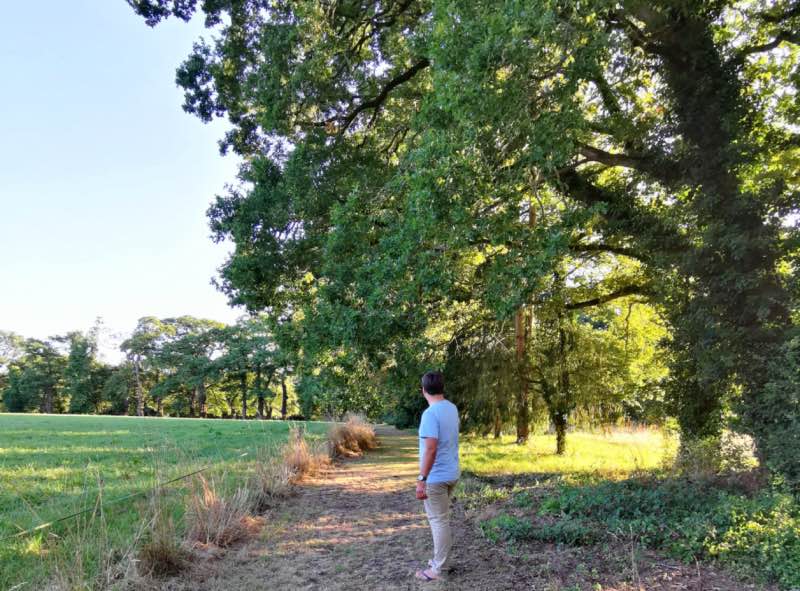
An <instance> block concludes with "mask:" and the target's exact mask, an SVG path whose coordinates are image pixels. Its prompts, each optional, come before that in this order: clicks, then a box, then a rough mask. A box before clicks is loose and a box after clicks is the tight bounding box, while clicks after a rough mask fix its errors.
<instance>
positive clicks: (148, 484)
mask: <svg viewBox="0 0 800 591" xmlns="http://www.w3.org/2000/svg"><path fill="white" fill-rule="evenodd" d="M328 427H329V425H328V424H326V423H307V424H306V429H307V433H308V435H309V436H310V437H317V436H322V435H323V434H324V433H325V432H326V431H327V429H328ZM0 433H2V437H0V589H6V588H10V587H13V586H14V585H16V584H19V583H23V582H24V583H26V587H25V588H40V587H37V585H39V584H40V583H41V581H42V578H41V575H42V571H43V568H42V562H41V561H42V556H43V555H44V554H45V552H46V550H45V546H44V545H43V544H42V539H43V537H42V535H45V536H49V537H48V538H47V539H50V538H52V537H53V536H58V537H62V536H65V535H68V534H69V533H70V531H71V530H72V529H73V528H75V527H76V524H75V523H73V521H74V520H71V521H68V522H64V523H62V524H58V525H56V526H54V527H53V528H49V529H48V530H46V533H45V532H42V533H41V534H39V533H37V534H34V535H32V536H30V537H23V538H13V539H8V536H12V535H13V534H15V533H17V532H19V531H22V530H26V529H28V528H32V527H34V526H37V525H39V524H41V523H44V522H48V521H51V520H54V519H57V518H59V517H61V516H64V515H69V514H70V513H72V512H74V511H78V510H82V509H87V508H92V507H94V505H95V503H96V500H97V498H98V496H101V497H102V498H103V499H104V506H105V508H104V515H103V516H104V518H106V519H108V523H109V525H110V526H111V527H110V530H109V531H110V534H111V535H112V536H113V537H114V538H115V539H117V540H118V541H119V543H120V544H123V545H124V543H125V540H126V539H127V538H130V537H131V536H132V535H133V532H134V531H136V530H137V528H139V527H140V521H141V512H142V509H143V507H144V506H145V505H146V498H145V497H134V498H131V499H129V500H126V501H125V502H123V503H118V504H114V503H113V501H114V500H115V499H120V498H123V497H125V496H126V495H130V494H132V493H138V492H147V491H149V490H151V489H152V487H153V485H154V484H155V482H156V481H157V480H158V481H161V482H164V481H166V480H169V479H172V478H175V477H177V476H180V475H183V474H187V473H189V472H192V471H194V470H197V469H199V468H203V467H205V466H208V465H212V466H213V470H212V471H211V472H209V474H214V476H215V477H216V478H218V479H219V480H220V482H221V484H222V485H223V487H225V486H230V487H235V486H237V485H240V484H241V482H242V481H243V479H245V478H246V477H247V476H248V475H249V474H250V473H251V472H252V470H253V464H252V463H253V461H254V459H255V456H256V454H255V453H254V452H255V451H256V450H257V449H260V448H265V447H271V446H272V447H274V446H277V445H278V444H279V443H282V442H284V441H286V438H287V436H288V433H289V424H288V423H286V422H280V421H221V420H203V419H194V420H193V419H179V420H176V419H166V418H138V417H104V416H72V415H62V416H55V415H32V414H28V415H22V414H3V413H0ZM242 454H248V455H246V456H244V457H242ZM185 486H186V483H185V482H184V481H179V482H177V483H175V484H173V485H170V486H169V487H168V489H166V490H165V493H166V494H167V495H168V496H169V499H168V508H169V510H170V511H172V512H174V513H175V517H176V522H177V517H178V516H179V515H180V514H181V513H182V512H183V502H182V496H183V494H184V492H185V491H184V489H185ZM107 503H108V504H107ZM106 504H107V505H106ZM98 528H99V525H95V524H90V525H87V526H84V529H86V532H84V533H82V535H84V536H86V537H87V539H91V538H92V536H93V535H94V534H98V535H99V533H101V531H102V530H100V529H98ZM95 529H97V532H95V531H94V530H95ZM3 538H6V539H5V540H3Z"/></svg>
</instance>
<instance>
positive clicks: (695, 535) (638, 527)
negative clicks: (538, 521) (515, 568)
mask: <svg viewBox="0 0 800 591" xmlns="http://www.w3.org/2000/svg"><path fill="white" fill-rule="evenodd" d="M539 512H540V514H542V515H545V516H558V517H559V518H560V519H561V521H563V523H562V524H559V525H558V526H557V527H552V528H549V527H548V528H545V529H546V530H547V531H548V532H549V533H550V534H551V535H552V538H551V539H552V541H559V542H563V543H569V544H574V543H576V539H577V540H579V541H578V543H582V542H581V541H580V538H575V532H576V531H583V530H587V531H595V532H605V534H606V535H610V536H617V537H620V538H622V539H628V538H629V537H630V536H634V537H635V538H636V539H637V540H640V541H641V542H642V543H643V544H645V545H647V546H650V547H653V548H659V549H662V550H666V551H667V552H668V553H669V554H671V555H672V556H675V557H677V558H680V559H681V560H684V561H687V562H692V561H693V560H695V559H707V560H714V561H717V562H719V563H720V564H722V565H725V566H726V567H728V568H730V569H732V570H734V571H736V572H738V573H740V574H742V575H745V576H748V577H752V578H755V579H758V580H762V581H767V582H777V583H780V584H781V585H782V586H784V587H786V588H791V587H796V586H797V585H798V584H800V558H799V557H800V508H798V505H797V502H796V500H795V499H794V498H792V497H791V496H788V495H784V494H780V493H777V492H769V491H765V492H761V493H759V494H758V495H757V496H755V497H753V498H749V497H747V496H745V495H742V494H740V493H735V492H728V491H725V490H722V489H720V488H718V487H717V486H715V485H713V484H710V483H706V484H702V483H698V482H691V481H686V480H678V479H672V480H669V479H668V480H654V479H646V480H626V481H620V482H606V483H601V484H598V485H592V486H574V485H573V486H570V485H564V486H562V487H561V488H560V489H559V492H558V494H557V495H555V496H553V497H551V498H550V499H548V500H546V501H545V502H543V503H542V504H541V506H540V508H539Z"/></svg>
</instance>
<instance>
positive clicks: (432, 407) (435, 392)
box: [416, 371, 459, 581]
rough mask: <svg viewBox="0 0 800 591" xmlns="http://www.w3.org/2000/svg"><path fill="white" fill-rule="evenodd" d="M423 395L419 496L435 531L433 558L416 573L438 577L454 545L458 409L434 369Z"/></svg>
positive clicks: (424, 384)
mask: <svg viewBox="0 0 800 591" xmlns="http://www.w3.org/2000/svg"><path fill="white" fill-rule="evenodd" d="M422 395H423V396H424V397H425V400H427V401H428V408H427V409H425V412H423V413H422V419H421V420H420V423H419V477H418V478H417V498H418V499H420V500H424V501H425V514H426V515H427V516H428V523H430V525H431V532H432V533H433V560H430V561H429V562H428V568H426V569H423V570H419V571H417V573H416V577H417V578H418V579H421V580H423V581H434V580H436V579H438V578H440V577H441V574H442V572H444V570H445V569H446V568H447V565H448V560H449V558H450V549H451V547H452V543H453V540H452V537H451V534H450V516H449V512H450V497H451V496H452V494H453V489H454V488H455V486H456V482H457V481H458V477H459V467H458V409H457V408H456V405H455V404H453V403H452V402H450V401H449V400H445V398H444V376H442V374H441V372H438V371H430V372H428V373H426V374H425V375H424V376H422Z"/></svg>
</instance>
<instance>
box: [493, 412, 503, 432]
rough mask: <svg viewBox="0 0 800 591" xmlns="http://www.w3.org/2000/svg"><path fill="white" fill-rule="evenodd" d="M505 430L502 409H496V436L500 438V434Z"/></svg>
mask: <svg viewBox="0 0 800 591" xmlns="http://www.w3.org/2000/svg"><path fill="white" fill-rule="evenodd" d="M502 430H503V421H502V420H501V418H500V410H499V409H495V411H494V438H495V439H500V435H501V434H502Z"/></svg>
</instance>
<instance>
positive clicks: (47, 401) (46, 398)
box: [39, 386, 55, 414]
mask: <svg viewBox="0 0 800 591" xmlns="http://www.w3.org/2000/svg"><path fill="white" fill-rule="evenodd" d="M54 398H55V395H54V393H53V388H52V387H50V386H47V387H46V388H45V389H44V392H43V395H42V404H41V405H40V407H39V409H40V411H41V412H43V413H46V414H52V413H53V399H54Z"/></svg>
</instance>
